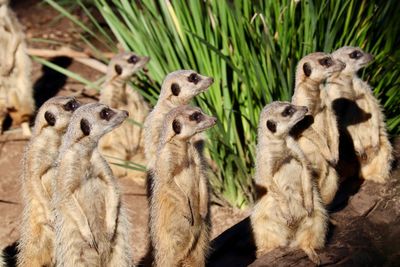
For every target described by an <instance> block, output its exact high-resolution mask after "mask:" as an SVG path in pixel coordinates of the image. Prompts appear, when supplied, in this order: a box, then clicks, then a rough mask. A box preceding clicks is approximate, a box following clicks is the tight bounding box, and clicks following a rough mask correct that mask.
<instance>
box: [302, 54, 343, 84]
mask: <svg viewBox="0 0 400 267" xmlns="http://www.w3.org/2000/svg"><path fill="white" fill-rule="evenodd" d="M344 67H345V64H344V63H343V62H341V61H339V60H337V59H334V58H333V57H332V56H331V55H330V54H326V53H322V52H316V53H311V54H309V55H307V56H305V57H303V58H302V59H301V60H300V62H299V63H298V64H297V68H296V85H298V84H299V83H301V82H307V81H314V82H317V83H321V82H323V81H325V80H326V79H327V78H329V77H330V76H331V75H332V74H334V73H336V72H340V71H341V70H343V69H344Z"/></svg>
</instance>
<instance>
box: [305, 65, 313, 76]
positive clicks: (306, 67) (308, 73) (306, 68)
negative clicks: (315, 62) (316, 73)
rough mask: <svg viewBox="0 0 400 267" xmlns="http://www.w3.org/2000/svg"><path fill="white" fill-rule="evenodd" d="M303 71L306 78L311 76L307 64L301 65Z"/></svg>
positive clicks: (309, 67)
mask: <svg viewBox="0 0 400 267" xmlns="http://www.w3.org/2000/svg"><path fill="white" fill-rule="evenodd" d="M303 71H304V74H305V75H306V76H307V77H309V76H310V75H311V72H312V71H311V66H310V64H308V63H304V65H303Z"/></svg>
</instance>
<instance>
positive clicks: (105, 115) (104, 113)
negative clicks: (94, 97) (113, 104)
mask: <svg viewBox="0 0 400 267" xmlns="http://www.w3.org/2000/svg"><path fill="white" fill-rule="evenodd" d="M114 114H115V112H114V111H112V110H111V109H110V108H103V109H102V110H101V111H100V118H101V119H103V120H106V121H109V120H110V119H111V118H112V117H113V116H114Z"/></svg>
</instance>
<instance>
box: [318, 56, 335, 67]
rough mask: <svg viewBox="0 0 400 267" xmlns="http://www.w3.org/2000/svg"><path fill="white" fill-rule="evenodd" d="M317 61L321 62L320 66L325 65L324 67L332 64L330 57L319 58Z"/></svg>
mask: <svg viewBox="0 0 400 267" xmlns="http://www.w3.org/2000/svg"><path fill="white" fill-rule="evenodd" d="M318 62H319V64H321V65H322V66H325V67H330V66H332V65H333V61H332V59H331V58H330V57H324V58H321V59H320V60H318Z"/></svg>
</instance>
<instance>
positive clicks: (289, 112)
mask: <svg viewBox="0 0 400 267" xmlns="http://www.w3.org/2000/svg"><path fill="white" fill-rule="evenodd" d="M295 111H296V110H295V109H294V107H292V106H287V107H286V108H285V109H284V110H283V111H282V116H283V117H288V116H292V115H293V114H294V112H295Z"/></svg>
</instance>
